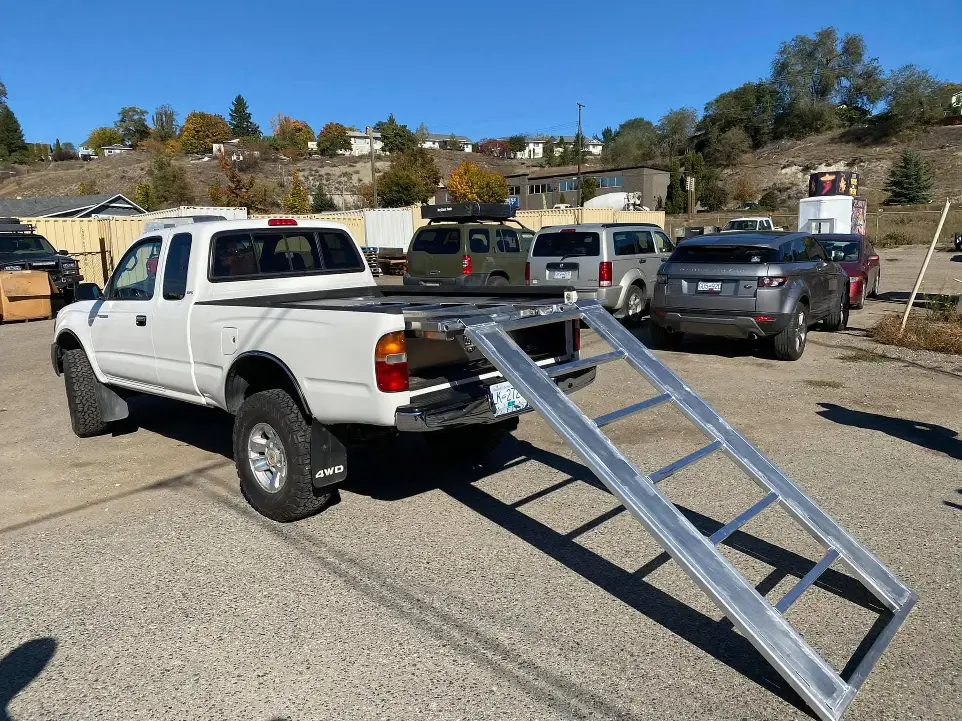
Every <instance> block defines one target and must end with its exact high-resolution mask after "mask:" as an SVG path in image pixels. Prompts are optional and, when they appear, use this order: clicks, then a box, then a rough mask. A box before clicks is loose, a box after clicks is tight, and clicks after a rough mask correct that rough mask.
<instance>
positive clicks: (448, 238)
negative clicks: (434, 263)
mask: <svg viewBox="0 0 962 721" xmlns="http://www.w3.org/2000/svg"><path fill="white" fill-rule="evenodd" d="M411 250H417V251H420V252H422V253H427V254H428V255H457V254H458V253H460V252H461V228H460V226H456V227H453V228H452V227H450V226H448V227H447V228H444V227H438V228H421V230H419V231H418V234H417V235H415V236H414V241H413V242H412V243H411Z"/></svg>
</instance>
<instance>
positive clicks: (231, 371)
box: [224, 350, 313, 418]
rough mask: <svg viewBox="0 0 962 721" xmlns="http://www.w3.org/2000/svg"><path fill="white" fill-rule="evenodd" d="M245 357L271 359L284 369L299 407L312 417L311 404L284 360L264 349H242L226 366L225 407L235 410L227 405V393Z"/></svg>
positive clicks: (228, 401) (228, 396)
mask: <svg viewBox="0 0 962 721" xmlns="http://www.w3.org/2000/svg"><path fill="white" fill-rule="evenodd" d="M245 358H262V359H264V360H268V361H271V362H272V363H274V364H275V365H277V366H278V367H279V368H280V369H281V370H282V371H284V373H286V374H287V378H288V379H289V380H290V382H291V385H292V386H293V388H294V390H295V391H296V392H297V399H296V400H297V401H298V403H300V404H301V407H302V408H303V409H304V412H305V413H306V414H307V415H308V417H310V418H313V414H312V413H311V406H310V405H309V404H308V402H307V397H306V396H305V395H304V391H303V390H301V384H300V383H298V382H297V378H295V377H294V374H293V373H292V372H291V369H290V368H288V367H287V364H286V363H285V362H284V361H282V360H281V359H280V358H278V357H277V356H276V355H274V354H273V353H268V352H266V351H261V350H248V351H244V352H243V353H241V354H240V355H238V356H237V357H236V358H235V359H234V362H233V363H231V364H230V368H228V370H227V373H226V375H225V376H224V406H225V407H226V408H227V410H228V411H229V412H231V413H233V412H235V411H236V410H237V409H236V408H233V409H232V408H230V407H229V406H230V393H229V388H230V383H231V380H232V379H233V378H234V376H235V375H236V371H237V366H238V365H239V364H240V363H241V362H242V361H243V360H244V359H245Z"/></svg>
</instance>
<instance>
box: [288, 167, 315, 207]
mask: <svg viewBox="0 0 962 721" xmlns="http://www.w3.org/2000/svg"><path fill="white" fill-rule="evenodd" d="M284 212H285V213H290V214H291V215H306V214H307V213H310V212H311V199H310V195H309V194H308V192H307V188H305V187H304V184H303V183H302V182H301V176H300V173H298V172H297V171H296V170H295V171H294V172H293V174H292V175H291V187H290V189H289V190H288V191H287V195H285V196H284Z"/></svg>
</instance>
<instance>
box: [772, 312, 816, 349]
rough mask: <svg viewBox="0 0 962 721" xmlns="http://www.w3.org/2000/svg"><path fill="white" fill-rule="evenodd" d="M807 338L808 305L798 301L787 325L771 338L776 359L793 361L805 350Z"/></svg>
mask: <svg viewBox="0 0 962 721" xmlns="http://www.w3.org/2000/svg"><path fill="white" fill-rule="evenodd" d="M807 340H808V306H806V305H805V304H804V303H802V302H801V301H799V302H798V303H796V304H795V309H794V310H793V311H792V319H791V321H789V323H788V326H786V328H785V329H784V330H782V331H781V332H780V333H779V334H778V335H776V336H774V337H773V338H772V350H773V351H774V353H775V357H776V358H778V360H790V361H795V360H798V359H799V358H801V357H802V353H804V352H805V343H806V341H807Z"/></svg>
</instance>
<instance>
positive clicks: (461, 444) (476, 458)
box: [424, 416, 521, 463]
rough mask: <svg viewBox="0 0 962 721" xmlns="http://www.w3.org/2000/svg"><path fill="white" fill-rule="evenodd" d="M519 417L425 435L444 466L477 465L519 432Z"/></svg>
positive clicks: (436, 456) (429, 445) (434, 456)
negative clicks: (506, 439)
mask: <svg viewBox="0 0 962 721" xmlns="http://www.w3.org/2000/svg"><path fill="white" fill-rule="evenodd" d="M520 420H521V419H520V417H518V416H515V417H514V418H509V419H507V420H505V421H499V422H498V423H485V424H474V425H470V426H461V427H459V428H445V429H443V430H440V431H431V432H430V433H425V434H424V440H425V441H426V442H427V444H428V447H429V448H430V449H431V455H432V457H433V458H436V459H438V460H441V461H443V462H445V463H479V462H481V461H483V460H484V459H485V458H486V457H487V456H489V455H491V452H492V451H494V449H495V448H497V447H498V445H500V443H501V441H503V440H504V439H505V438H506V437H507V436H508V435H509V434H510V433H512V432H513V431H516V430H517V429H518V423H519V422H520Z"/></svg>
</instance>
